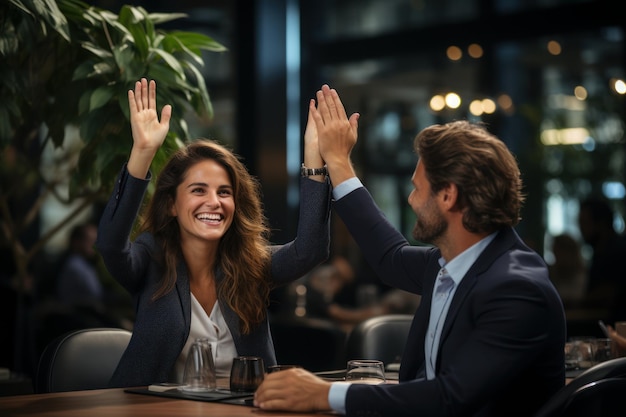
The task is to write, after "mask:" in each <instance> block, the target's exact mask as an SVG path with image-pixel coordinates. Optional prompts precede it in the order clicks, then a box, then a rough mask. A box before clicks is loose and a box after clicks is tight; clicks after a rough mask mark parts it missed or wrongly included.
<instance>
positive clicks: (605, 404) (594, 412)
mask: <svg viewBox="0 0 626 417" xmlns="http://www.w3.org/2000/svg"><path fill="white" fill-rule="evenodd" d="M625 392H626V379H624V378H606V379H600V380H599V381H595V382H590V383H589V384H586V385H583V386H582V387H580V388H578V389H577V390H576V391H575V392H574V394H573V395H572V397H571V399H570V400H569V402H568V403H567V405H566V406H565V409H564V410H563V414H562V415H563V416H567V417H623V416H624V415H626V409H625V407H624V404H623V403H622V401H621V397H622V395H624V393H625Z"/></svg>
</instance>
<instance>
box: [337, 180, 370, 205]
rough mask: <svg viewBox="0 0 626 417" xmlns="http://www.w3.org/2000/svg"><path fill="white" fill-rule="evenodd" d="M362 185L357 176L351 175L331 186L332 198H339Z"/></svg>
mask: <svg viewBox="0 0 626 417" xmlns="http://www.w3.org/2000/svg"><path fill="white" fill-rule="evenodd" d="M361 187H363V183H361V180H360V179H358V178H357V177H352V178H349V179H347V180H345V181H344V182H342V183H341V184H339V185H337V186H336V187H335V188H333V198H334V199H335V200H339V199H341V198H343V197H345V196H347V195H348V194H350V193H351V192H352V191H354V190H356V189H357V188H361Z"/></svg>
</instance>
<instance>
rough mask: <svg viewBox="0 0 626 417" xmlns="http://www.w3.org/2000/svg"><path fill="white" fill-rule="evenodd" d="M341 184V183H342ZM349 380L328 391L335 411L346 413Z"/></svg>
mask: <svg viewBox="0 0 626 417" xmlns="http://www.w3.org/2000/svg"><path fill="white" fill-rule="evenodd" d="M340 185H341V184H340ZM350 385H351V384H350V383H349V382H333V383H332V384H330V391H328V404H330V408H332V409H333V411H336V412H337V413H339V414H346V394H347V392H348V388H350Z"/></svg>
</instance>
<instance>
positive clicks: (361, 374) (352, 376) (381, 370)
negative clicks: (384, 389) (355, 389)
mask: <svg viewBox="0 0 626 417" xmlns="http://www.w3.org/2000/svg"><path fill="white" fill-rule="evenodd" d="M346 382H352V383H359V384H371V385H377V384H382V383H384V382H386V378H385V365H384V364H383V362H382V361H378V360H373V359H353V360H349V361H348V365H347V367H346Z"/></svg>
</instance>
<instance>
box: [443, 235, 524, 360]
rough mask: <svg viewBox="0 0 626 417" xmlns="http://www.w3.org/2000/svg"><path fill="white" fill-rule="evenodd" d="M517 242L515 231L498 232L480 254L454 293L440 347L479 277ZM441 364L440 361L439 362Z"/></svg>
mask: <svg viewBox="0 0 626 417" xmlns="http://www.w3.org/2000/svg"><path fill="white" fill-rule="evenodd" d="M515 240H516V235H515V232H514V231H513V229H511V228H506V229H503V230H501V231H500V232H498V234H497V236H496V237H495V239H494V240H493V241H492V242H491V243H490V244H489V245H488V246H487V247H486V248H485V250H484V251H483V253H481V254H480V256H479V257H478V259H476V262H474V265H472V266H471V268H470V269H469V270H468V271H467V273H466V274H465V276H464V277H463V279H462V280H461V283H460V284H459V287H458V288H457V289H456V292H455V293H454V298H453V299H452V302H451V304H450V308H449V309H448V314H447V316H446V321H445V323H444V326H443V329H442V332H441V339H440V340H439V347H440V348H441V345H442V344H443V343H444V342H445V340H446V337H447V336H448V334H449V333H450V329H451V328H452V324H453V323H454V321H455V319H456V316H457V315H458V314H459V312H460V311H461V307H462V306H463V303H464V302H465V299H466V298H467V296H468V295H469V294H470V292H471V291H472V288H473V287H474V286H475V285H476V283H477V282H478V277H479V276H480V275H481V274H482V273H484V272H485V271H487V270H488V269H489V267H490V266H491V264H492V263H493V261H494V260H495V259H497V258H498V257H500V255H501V254H502V253H504V252H506V251H508V250H509V249H510V248H511V246H512V245H513V244H514V242H515ZM437 362H439V361H437Z"/></svg>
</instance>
